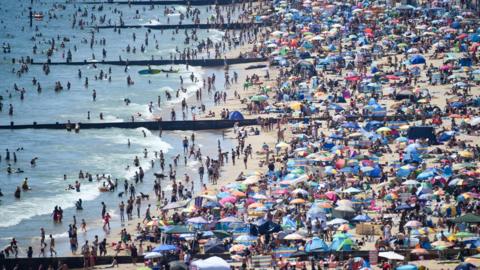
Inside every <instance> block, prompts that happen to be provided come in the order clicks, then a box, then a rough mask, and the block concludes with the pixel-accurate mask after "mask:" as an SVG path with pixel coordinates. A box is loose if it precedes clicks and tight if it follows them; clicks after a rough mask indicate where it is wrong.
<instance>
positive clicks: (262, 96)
mask: <svg viewBox="0 0 480 270" xmlns="http://www.w3.org/2000/svg"><path fill="white" fill-rule="evenodd" d="M267 98H268V97H267V96H264V95H256V96H252V97H250V100H251V101H257V102H262V101H265V100H267Z"/></svg>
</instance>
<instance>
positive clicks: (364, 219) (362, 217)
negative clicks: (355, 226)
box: [352, 215, 372, 222]
mask: <svg viewBox="0 0 480 270" xmlns="http://www.w3.org/2000/svg"><path fill="white" fill-rule="evenodd" d="M352 220H353V221H358V222H368V221H371V220H372V218H371V217H369V216H368V215H358V216H356V217H354V218H353V219H352Z"/></svg>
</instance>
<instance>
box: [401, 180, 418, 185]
mask: <svg viewBox="0 0 480 270" xmlns="http://www.w3.org/2000/svg"><path fill="white" fill-rule="evenodd" d="M418 184H420V182H418V181H415V180H407V181H405V182H403V183H402V185H404V186H416V185H418Z"/></svg>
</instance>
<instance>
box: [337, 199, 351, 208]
mask: <svg viewBox="0 0 480 270" xmlns="http://www.w3.org/2000/svg"><path fill="white" fill-rule="evenodd" d="M337 205H338V206H348V207H353V202H352V201H350V200H345V199H343V200H339V201H337Z"/></svg>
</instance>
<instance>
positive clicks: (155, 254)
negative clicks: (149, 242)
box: [143, 252, 162, 259]
mask: <svg viewBox="0 0 480 270" xmlns="http://www.w3.org/2000/svg"><path fill="white" fill-rule="evenodd" d="M143 257H144V258H145V259H155V258H160V257H162V253H158V252H149V253H146V254H145V256H143Z"/></svg>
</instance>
